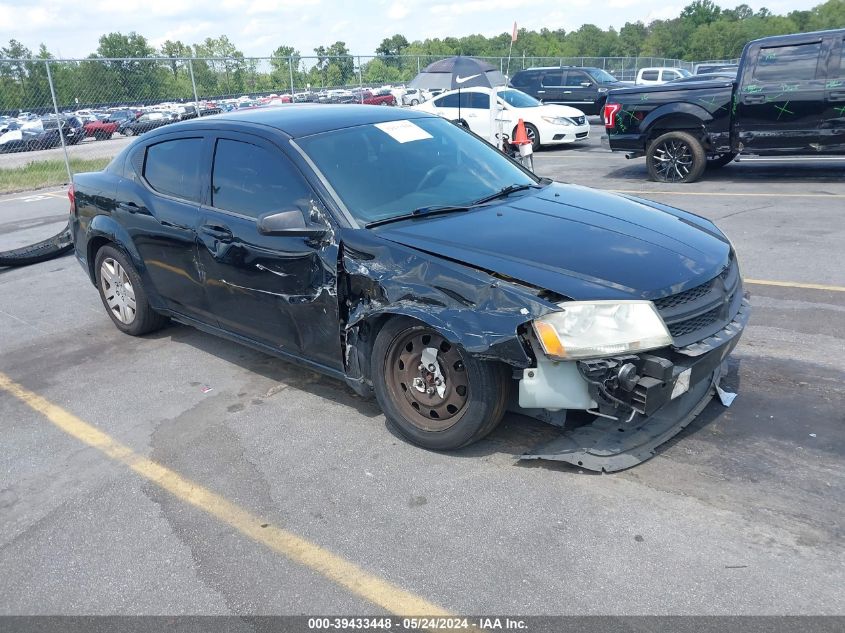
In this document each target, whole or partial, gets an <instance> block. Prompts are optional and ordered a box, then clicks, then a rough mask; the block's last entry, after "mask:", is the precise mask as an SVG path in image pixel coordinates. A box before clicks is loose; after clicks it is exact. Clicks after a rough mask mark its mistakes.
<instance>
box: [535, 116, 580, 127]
mask: <svg viewBox="0 0 845 633" xmlns="http://www.w3.org/2000/svg"><path fill="white" fill-rule="evenodd" d="M540 118H541V119H543V120H544V121H545V122H546V123H551V124H552V125H575V123H574V122H573V121H572V119H567V118H566V117H564V116H542V117H540Z"/></svg>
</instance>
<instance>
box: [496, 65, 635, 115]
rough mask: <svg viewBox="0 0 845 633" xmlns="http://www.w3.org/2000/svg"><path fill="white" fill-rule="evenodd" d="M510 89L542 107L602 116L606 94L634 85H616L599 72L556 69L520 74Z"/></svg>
mask: <svg viewBox="0 0 845 633" xmlns="http://www.w3.org/2000/svg"><path fill="white" fill-rule="evenodd" d="M510 85H511V86H512V87H514V88H516V89H518V90H521V91H522V92H526V93H528V94H530V95H531V96H532V97H535V98H536V99H539V100H540V101H542V102H543V103H561V104H563V105H568V106H572V107H575V108H578V109H579V110H581V111H582V112H584V113H585V114H601V111H602V108H603V107H604V101H605V99H606V98H607V91H608V90H612V89H613V88H625V87H627V86H631V85H633V84H631V83H626V82H623V81H619V80H618V79H616V77H614V76H613V75H611V74H610V73H608V72H607V71H605V70H602V69H601V68H587V67H585V68H582V67H577V66H560V67H557V66H555V67H550V68H526V69H525V70H520V71H519V72H518V73H516V74H515V75H514V76H513V78H512V79H511V82H510Z"/></svg>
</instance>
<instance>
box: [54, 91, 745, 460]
mask: <svg viewBox="0 0 845 633" xmlns="http://www.w3.org/2000/svg"><path fill="white" fill-rule="evenodd" d="M70 193H71V200H72V210H71V213H72V215H71V225H72V229H73V234H74V241H75V246H76V256H77V258H78V259H79V261H80V263H81V264H82V266H83V268H84V269H85V271H86V273H87V274H88V275H89V276H90V278H91V281H92V282H93V283H94V284H95V286H96V287H97V289H98V290H99V292H100V296H101V298H102V301H103V305H104V306H105V308H106V311H107V313H108V315H109V316H110V317H111V319H112V321H113V322H114V324H115V325H116V326H117V327H118V328H119V329H120V330H122V331H123V332H126V333H127V334H132V335H142V334H145V333H147V332H151V331H153V330H156V329H158V328H161V327H162V326H164V325H165V324H166V322H167V320H168V319H169V318H172V319H175V320H177V321H180V322H182V323H185V324H189V325H192V326H195V327H198V328H200V329H202V330H205V331H208V332H211V333H214V334H218V335H220V336H224V337H227V338H229V339H233V340H235V341H239V342H242V343H245V344H248V345H251V346H253V347H256V348H258V349H260V350H263V351H265V352H268V353H270V354H275V355H276V356H279V357H281V358H283V359H285V360H289V361H293V362H297V363H300V364H302V365H305V366H306V367H309V368H311V369H315V370H318V371H321V372H324V373H326V374H329V375H332V376H335V377H337V378H339V379H342V380H345V381H346V382H347V383H348V384H349V385H350V386H351V387H352V388H353V389H355V390H356V391H357V392H358V393H360V394H364V395H368V394H372V393H374V394H375V397H376V398H377V400H378V402H379V404H380V405H381V408H382V409H383V411H384V413H385V415H386V417H387V419H388V420H389V421H390V423H392V424H393V425H394V426H395V428H396V429H398V431H399V432H401V433H402V435H403V436H405V437H406V438H408V439H409V440H410V441H411V442H414V443H415V444H418V445H420V446H423V447H426V448H430V449H438V450H444V449H456V448H459V447H462V446H465V445H467V444H469V443H471V442H474V441H476V440H478V439H480V438H482V437H484V436H485V435H486V434H488V433H489V432H490V431H491V430H492V429H493V428H495V426H496V425H497V424H498V422H499V421H500V420H501V418H502V416H503V415H504V413H505V411H506V410H509V409H510V410H514V411H518V412H521V413H524V414H527V415H530V416H533V417H537V418H539V419H542V420H545V421H547V422H551V423H553V424H555V425H557V426H562V427H563V428H562V430H561V435H560V437H559V439H556V440H555V441H553V442H551V443H550V444H547V445H545V446H542V447H538V448H537V449H535V450H534V451H532V452H531V453H528V454H526V455H524V457H528V458H543V459H556V460H563V461H568V462H571V463H574V464H577V465H579V466H582V467H584V468H589V469H595V470H606V471H613V470H619V469H622V468H627V467H630V466H632V465H635V464H637V463H639V462H641V461H643V460H644V459H647V458H648V457H650V456H651V455H653V454H654V450H655V449H656V447H657V446H658V445H660V444H661V443H662V442H664V441H666V440H667V439H668V438H670V437H672V436H673V435H675V434H676V433H678V432H679V431H680V430H681V429H682V428H683V427H684V426H686V425H687V424H688V423H689V422H690V421H691V420H692V419H693V418H694V417H695V415H697V414H698V412H699V411H701V409H702V408H703V407H704V406H705V405H706V404H707V402H708V401H709V400H710V398H711V397H712V395H713V392H714V388H715V386H716V385H717V383H718V381H719V379H720V377H721V375H722V372H723V371H724V369H723V368H724V367H725V363H724V361H725V357H726V356H727V355H728V354H729V353H730V352H731V350H732V349H733V348H734V347H735V346H736V344H737V342H738V340H739V336H740V334H741V332H742V330H743V328H744V327H745V324H746V322H747V319H748V315H749V311H750V307H749V304H748V300H747V297H746V296H745V294H744V291H743V286H742V280H741V277H740V273H739V266H738V263H737V260H736V255H735V253H734V251H733V248H732V247H731V244H730V242H729V241H728V240H727V238H725V236H724V235H723V234H722V233H721V232H720V231H719V230H718V229H717V228H716V227H715V226H714V225H713V224H712V223H711V222H709V221H708V220H705V219H703V218H701V217H699V216H696V215H693V214H691V213H686V212H684V211H680V210H677V209H673V208H670V207H666V206H663V205H660V204H657V203H654V202H646V201H643V200H638V199H635V198H631V197H625V196H619V195H613V194H609V193H604V192H600V191H596V190H591V189H587V188H584V187H579V186H574V185H564V184H559V183H553V182H551V181H549V180H546V179H542V178H537V177H536V176H534V175H533V174H531V173H530V172H528V171H526V170H524V169H522V168H521V167H520V166H518V165H516V164H515V163H514V162H512V161H511V160H509V159H508V158H506V157H505V156H503V155H502V154H501V153H499V152H498V151H497V150H496V149H494V148H493V147H492V146H490V145H489V144H487V143H486V142H484V141H483V140H480V139H479V138H477V137H475V136H473V135H472V134H470V133H468V132H466V131H465V130H463V129H461V128H459V127H456V126H454V125H452V124H451V123H449V122H448V121H446V120H444V119H441V118H438V117H436V116H429V115H425V114H423V113H417V112H409V111H401V110H395V109H390V108H379V107H375V106H372V107H370V106H361V105H354V106H329V105H323V106H316V105H293V106H285V107H281V108H272V109H265V110H253V111H245V112H234V113H230V114H225V115H221V116H214V117H208V118H201V119H196V120H192V121H187V122H184V123H176V124H173V125H168V126H166V127H164V128H160V129H158V130H155V131H153V132H150V133H148V134H146V135H144V136H142V137H140V138H139V139H138V140H137V141H136V142H135V143H133V144H132V145H130V146H128V147H127V148H126V149H124V150H123V152H122V153H121V154H120V155H118V156H117V157H116V158H115V159H114V160H113V161H112V162H111V164H109V166H108V167H107V168H106V169H105V170H104V171H102V172H97V173H87V174H78V175H77V176H75V177H74V182H73V187H72V189H71V192H70ZM576 411H577V412H580V413H578V415H573V414H572V412H576ZM567 413H569V414H570V415H569V419H567Z"/></svg>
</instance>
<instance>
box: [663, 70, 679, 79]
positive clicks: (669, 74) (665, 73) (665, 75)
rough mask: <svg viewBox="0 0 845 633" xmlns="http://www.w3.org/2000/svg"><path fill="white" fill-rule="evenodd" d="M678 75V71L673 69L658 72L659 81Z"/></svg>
mask: <svg viewBox="0 0 845 633" xmlns="http://www.w3.org/2000/svg"><path fill="white" fill-rule="evenodd" d="M678 76H679V75H678V73H676V72H675V71H674V70H663V71H661V72H660V80H661V81H672V80H673V79H677V78H678Z"/></svg>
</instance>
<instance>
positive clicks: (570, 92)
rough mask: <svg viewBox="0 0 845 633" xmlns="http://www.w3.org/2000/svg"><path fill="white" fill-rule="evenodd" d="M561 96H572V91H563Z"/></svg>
mask: <svg viewBox="0 0 845 633" xmlns="http://www.w3.org/2000/svg"><path fill="white" fill-rule="evenodd" d="M563 94H565V95H571V94H572V91H571V90H564V91H563Z"/></svg>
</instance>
